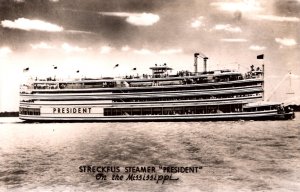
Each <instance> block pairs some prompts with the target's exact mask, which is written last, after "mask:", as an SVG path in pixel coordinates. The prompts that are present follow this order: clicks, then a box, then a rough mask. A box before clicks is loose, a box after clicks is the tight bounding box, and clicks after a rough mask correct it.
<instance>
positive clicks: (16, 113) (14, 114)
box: [0, 111, 19, 117]
mask: <svg viewBox="0 0 300 192" xmlns="http://www.w3.org/2000/svg"><path fill="white" fill-rule="evenodd" d="M0 117H19V111H10V112H7V111H5V112H0Z"/></svg>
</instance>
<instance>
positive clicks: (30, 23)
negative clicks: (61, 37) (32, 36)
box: [1, 18, 63, 32]
mask: <svg viewBox="0 0 300 192" xmlns="http://www.w3.org/2000/svg"><path fill="white" fill-rule="evenodd" d="M1 25H2V27H6V28H11V29H21V30H26V31H31V30H37V31H47V32H60V31H63V28H62V27H60V26H58V25H55V24H52V23H48V22H45V21H41V20H30V19H26V18H19V19H16V20H14V21H10V20H4V21H1Z"/></svg>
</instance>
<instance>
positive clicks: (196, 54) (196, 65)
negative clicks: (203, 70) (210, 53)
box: [194, 53, 200, 74]
mask: <svg viewBox="0 0 300 192" xmlns="http://www.w3.org/2000/svg"><path fill="white" fill-rule="evenodd" d="M198 55H200V54H199V53H195V54H194V67H195V74H197V73H198V61H197V59H198Z"/></svg>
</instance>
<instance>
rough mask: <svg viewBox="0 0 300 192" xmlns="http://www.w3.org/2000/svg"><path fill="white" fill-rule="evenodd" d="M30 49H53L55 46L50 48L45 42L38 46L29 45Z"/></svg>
mask: <svg viewBox="0 0 300 192" xmlns="http://www.w3.org/2000/svg"><path fill="white" fill-rule="evenodd" d="M30 46H31V48H32V49H54V48H55V46H51V45H49V44H47V43H45V42H40V43H39V44H30Z"/></svg>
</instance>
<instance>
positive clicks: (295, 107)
mask: <svg viewBox="0 0 300 192" xmlns="http://www.w3.org/2000/svg"><path fill="white" fill-rule="evenodd" d="M288 106H289V107H290V108H292V109H293V110H294V111H296V112H299V111H300V105H288ZM0 117H19V111H9V112H8V111H5V112H0Z"/></svg>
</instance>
